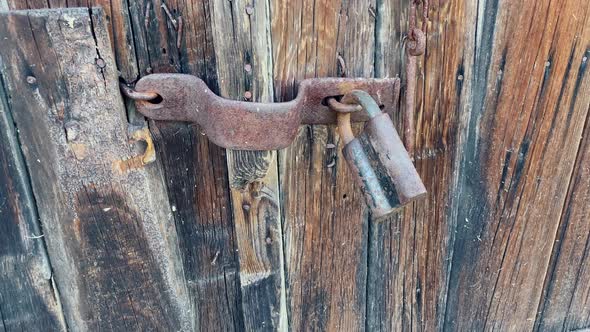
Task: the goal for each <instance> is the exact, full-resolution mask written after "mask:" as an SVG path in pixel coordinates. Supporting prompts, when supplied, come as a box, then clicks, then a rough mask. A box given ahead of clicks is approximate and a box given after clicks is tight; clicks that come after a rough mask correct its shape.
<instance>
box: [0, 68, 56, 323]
mask: <svg viewBox="0 0 590 332" xmlns="http://www.w3.org/2000/svg"><path fill="white" fill-rule="evenodd" d="M2 81H3V80H2V79H0V142H2V144H0V271H1V272H0V330H2V331H5V330H7V331H12V330H27V331H42V330H52V331H65V329H66V326H65V322H64V320H63V314H62V312H61V307H60V303H59V295H58V294H57V292H56V291H55V289H54V288H53V278H52V272H51V265H50V262H49V259H48V257H47V252H46V250H45V243H44V239H43V236H44V235H43V233H42V230H41V227H40V226H39V222H38V219H37V211H36V207H35V201H34V198H33V194H32V192H31V184H30V181H29V176H28V173H27V169H26V165H25V163H24V160H23V157H22V151H21V148H20V146H19V142H18V137H17V133H16V128H14V122H13V119H12V115H11V114H10V110H9V107H8V100H7V96H6V94H5V92H4V86H3V84H2Z"/></svg>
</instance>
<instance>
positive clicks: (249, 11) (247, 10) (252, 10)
mask: <svg viewBox="0 0 590 332" xmlns="http://www.w3.org/2000/svg"><path fill="white" fill-rule="evenodd" d="M246 14H248V15H252V14H254V8H253V7H252V6H250V5H248V6H246Z"/></svg>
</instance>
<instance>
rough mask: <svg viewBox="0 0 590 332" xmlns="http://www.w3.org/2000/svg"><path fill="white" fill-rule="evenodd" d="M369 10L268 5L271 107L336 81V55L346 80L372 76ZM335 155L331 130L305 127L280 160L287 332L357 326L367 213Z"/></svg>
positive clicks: (363, 6) (357, 5) (277, 1)
mask: <svg viewBox="0 0 590 332" xmlns="http://www.w3.org/2000/svg"><path fill="white" fill-rule="evenodd" d="M374 5H375V4H374V2H372V1H369V2H367V1H343V2H341V1H307V0H304V1H283V0H274V1H272V5H271V13H272V47H273V72H274V74H273V76H274V80H275V84H274V89H275V99H276V100H278V101H284V100H290V99H292V98H293V97H294V96H295V95H296V91H295V90H296V86H297V83H298V82H299V81H301V80H302V79H304V78H308V77H315V76H317V77H325V76H336V75H337V56H338V53H339V52H340V53H341V54H344V53H345V56H344V57H345V60H346V63H347V65H348V68H349V71H350V75H351V76H353V75H354V76H361V77H362V76H365V77H370V76H372V75H373V52H374V45H373V41H374V38H373V35H374V18H373V17H372V16H371V14H370V11H369V7H370V6H373V8H374ZM340 148H341V144H340V139H339V137H338V135H337V133H336V130H335V128H333V127H328V126H304V127H301V128H300V131H299V134H298V136H297V137H296V139H295V142H294V143H293V144H292V145H291V146H290V147H289V148H287V149H285V150H282V151H279V170H280V173H279V174H280V175H279V176H280V186H281V199H282V209H281V210H282V211H283V234H284V238H285V257H286V258H285V265H286V270H287V272H286V281H287V303H288V310H289V323H290V327H291V329H293V330H295V331H299V330H302V329H311V330H316V329H317V330H343V329H345V330H362V329H364V326H365V293H366V271H367V266H366V264H367V251H366V249H367V247H366V246H367V242H366V240H367V213H366V211H365V208H364V206H363V204H364V203H363V198H362V195H361V194H360V191H359V189H358V187H356V186H355V185H354V181H352V176H351V174H350V173H349V171H348V168H347V166H346V162H345V161H344V158H343V157H342V154H341V153H340Z"/></svg>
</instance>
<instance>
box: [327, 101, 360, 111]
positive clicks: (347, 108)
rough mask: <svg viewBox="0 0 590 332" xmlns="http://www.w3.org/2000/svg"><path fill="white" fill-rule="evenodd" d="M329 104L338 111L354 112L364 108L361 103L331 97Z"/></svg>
mask: <svg viewBox="0 0 590 332" xmlns="http://www.w3.org/2000/svg"><path fill="white" fill-rule="evenodd" d="M328 106H330V108H331V109H332V110H334V111H336V112H338V113H352V112H357V111H361V110H362V109H363V108H362V107H361V105H355V104H345V103H341V102H339V101H338V100H336V98H329V99H328Z"/></svg>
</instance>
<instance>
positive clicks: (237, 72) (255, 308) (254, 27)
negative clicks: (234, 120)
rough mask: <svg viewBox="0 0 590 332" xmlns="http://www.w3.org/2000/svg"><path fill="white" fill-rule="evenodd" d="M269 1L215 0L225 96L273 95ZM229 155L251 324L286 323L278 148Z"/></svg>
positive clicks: (279, 326) (269, 327) (282, 326)
mask: <svg viewBox="0 0 590 332" xmlns="http://www.w3.org/2000/svg"><path fill="white" fill-rule="evenodd" d="M269 5H270V4H269V2H267V1H254V2H251V1H242V0H234V1H232V2H229V1H226V0H216V1H213V2H212V17H213V18H212V30H213V41H214V44H215V54H216V60H217V73H218V80H219V89H220V95H221V96H224V97H227V98H232V99H238V100H244V99H246V100H252V101H259V102H273V89H272V83H273V81H272V49H271V47H270V46H271V40H270V38H271V36H270V32H271V31H270V8H269ZM228 32H231V33H228ZM247 93H249V94H250V96H251V97H250V96H248V95H247ZM245 95H246V96H247V97H250V98H246V97H245ZM227 158H228V159H227V163H228V173H229V181H230V187H232V188H231V196H232V209H233V217H234V223H235V232H236V243H237V251H238V256H239V261H240V285H241V293H242V311H243V315H244V328H245V329H246V330H247V331H276V330H286V329H287V312H286V302H285V301H286V300H285V287H284V283H285V282H284V275H283V272H284V269H283V235H282V229H281V219H280V217H281V216H280V211H279V185H278V174H277V157H276V153H275V152H274V151H231V150H228V152H227Z"/></svg>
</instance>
